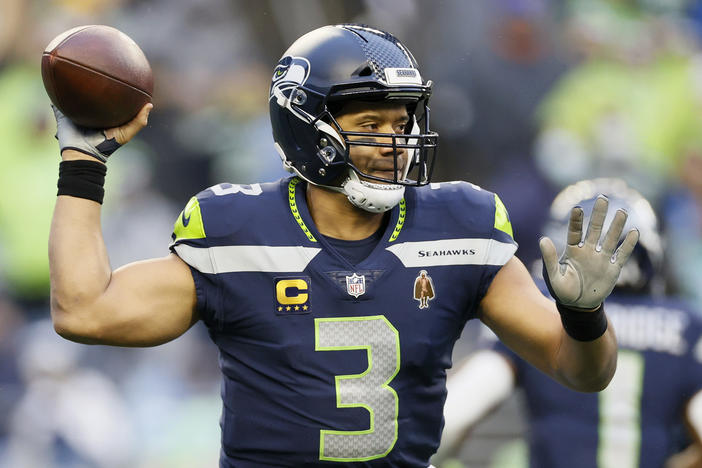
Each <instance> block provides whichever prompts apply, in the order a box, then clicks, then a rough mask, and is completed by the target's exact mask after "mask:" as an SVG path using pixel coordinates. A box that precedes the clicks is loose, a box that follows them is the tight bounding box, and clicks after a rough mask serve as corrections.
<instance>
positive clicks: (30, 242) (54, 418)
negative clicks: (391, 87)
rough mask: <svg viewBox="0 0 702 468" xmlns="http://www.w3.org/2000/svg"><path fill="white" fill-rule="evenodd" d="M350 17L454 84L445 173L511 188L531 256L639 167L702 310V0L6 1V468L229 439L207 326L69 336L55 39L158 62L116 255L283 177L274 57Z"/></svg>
mask: <svg viewBox="0 0 702 468" xmlns="http://www.w3.org/2000/svg"><path fill="white" fill-rule="evenodd" d="M338 22H362V23H367V24H370V25H373V26H376V27H379V28H381V29H386V30H388V31H390V32H392V33H394V34H395V35H397V36H398V37H399V38H401V39H402V40H403V41H404V42H405V43H406V44H407V45H408V46H409V48H410V49H411V50H412V51H413V52H414V54H415V56H416V58H417V60H418V61H419V64H420V67H421V68H422V70H423V74H424V76H425V77H426V78H430V79H432V80H433V81H434V83H435V93H434V96H433V98H432V111H433V112H432V117H433V126H434V128H435V129H436V130H437V131H438V132H439V133H440V135H441V138H440V154H439V161H438V163H437V166H438V168H437V173H436V174H435V180H436V181H441V180H453V179H464V180H468V181H470V182H473V183H475V184H478V185H481V186H483V187H485V188H487V189H489V190H493V191H496V192H498V193H499V194H500V196H501V197H502V199H503V201H504V202H505V205H506V206H507V208H508V210H509V212H510V215H511V217H512V223H513V226H514V229H515V236H516V239H517V241H518V242H519V243H520V249H519V251H518V255H519V256H520V258H521V259H522V260H523V261H524V262H525V263H527V264H528V263H530V262H532V261H534V260H536V259H538V248H537V239H538V236H539V231H540V228H541V225H542V223H543V221H544V220H545V218H546V215H547V213H546V210H547V208H548V205H549V203H550V201H551V198H552V197H553V195H555V194H556V193H557V192H558V191H559V190H560V189H561V188H563V187H564V186H565V185H567V184H569V183H571V182H574V181H575V180H579V179H583V178H591V177H596V176H619V177H623V178H625V179H626V180H627V181H628V182H629V183H630V184H631V185H632V186H633V187H634V188H636V189H638V190H639V191H641V192H642V193H644V194H645V195H646V196H647V197H648V198H649V199H650V200H651V202H652V203H653V204H654V206H655V207H656V209H657V211H658V215H659V216H660V218H661V220H662V222H663V228H664V231H665V235H666V236H667V238H668V240H669V242H670V243H669V245H670V248H669V250H668V252H667V257H668V265H669V274H668V285H667V286H668V289H669V291H671V292H675V293H678V294H682V295H683V296H685V297H687V298H689V299H690V300H692V301H695V302H697V303H698V305H699V306H700V309H701V310H702V131H701V130H702V126H701V124H702V55H701V54H700V52H701V51H702V48H701V43H700V40H701V39H702V35H701V34H702V1H701V0H471V1H465V0H431V1H430V0H344V1H341V0H334V1H331V0H249V1H247V0H55V1H49V0H0V162H1V163H2V170H1V171H0V468H25V467H41V468H46V467H57V468H64V467H65V468H69V467H70V468H73V467H76V468H77V467H81V468H82V467H96V468H97V467H99V468H102V467H134V468H146V467H148V468H151V467H213V466H217V459H218V451H219V428H218V425H217V421H218V417H219V404H220V403H219V375H218V370H217V358H216V350H215V349H214V347H213V345H211V343H210V342H209V340H208V337H207V334H206V331H205V329H204V327H203V326H202V325H201V324H198V325H197V326H195V327H194V328H193V329H192V330H191V331H190V332H188V333H187V334H186V335H185V336H184V337H182V338H180V339H179V340H176V341H175V342H173V343H169V344H167V345H164V346H161V347H158V348H154V349H141V350H140V349H120V348H108V347H101V346H92V347H88V346H82V345H77V344H72V343H69V342H66V341H63V340H61V339H60V338H58V337H57V336H56V335H55V334H54V333H53V332H52V330H51V324H50V322H49V320H48V319H49V309H48V305H47V303H48V292H49V290H48V285H49V281H48V260H47V239H48V230H49V223H50V219H51V212H52V208H53V204H54V200H55V194H56V178H57V171H56V168H57V166H58V147H57V144H56V142H55V140H54V138H53V135H54V130H55V126H54V121H53V116H52V114H51V112H50V109H49V100H48V98H47V97H46V94H45V93H44V90H43V86H42V82H41V76H40V73H39V61H40V56H41V52H42V51H43V49H44V47H45V46H46V45H47V44H48V42H49V41H50V39H51V38H53V37H54V36H55V35H56V34H58V33H60V32H62V31H64V30H66V29H68V28H71V27H74V26H77V25H81V24H108V25H111V26H114V27H117V28H119V29H121V30H122V31H124V32H126V33H127V34H128V35H130V36H131V37H132V38H133V39H134V40H135V41H136V42H137V43H139V44H140V46H141V47H142V49H143V50H144V52H145V53H146V55H147V57H148V58H149V60H150V62H151V64H152V67H153V69H154V74H155V96H154V104H155V109H154V111H153V113H152V116H151V118H150V123H149V127H148V128H147V129H146V130H145V131H143V132H142V133H141V134H140V135H139V137H138V140H135V141H134V142H133V143H130V144H129V145H128V146H127V147H125V148H124V149H122V150H120V152H119V153H118V155H117V156H116V157H114V158H112V160H111V161H110V165H109V168H110V169H109V172H110V174H109V177H108V187H107V196H106V202H105V205H104V211H103V227H104V231H105V238H106V242H107V244H108V249H109V251H110V254H111V261H112V264H113V266H114V267H117V266H119V265H122V264H124V263H127V262H129V261H132V260H138V259H143V258H148V257H153V256H162V255H165V254H167V245H168V243H169V240H170V234H171V228H172V224H173V221H174V220H175V219H176V217H177V215H178V213H179V212H180V209H181V208H182V206H183V205H184V204H185V203H186V202H187V200H188V199H189V197H190V196H192V195H193V194H195V193H196V192H198V191H199V190H201V189H203V188H205V187H207V186H210V185H212V184H214V183H218V182H222V181H229V182H237V183H248V182H253V181H265V180H273V179H276V178H278V177H280V176H282V175H284V173H283V171H282V169H281V168H280V164H279V159H278V156H277V154H276V153H275V151H274V149H273V146H272V138H271V132H270V127H269V122H268V115H267V92H268V84H269V82H270V74H271V71H272V69H273V66H274V65H275V64H276V63H277V61H278V58H279V57H280V56H281V54H282V52H283V51H284V50H285V49H286V48H287V45H288V44H290V43H291V42H292V41H293V40H294V39H295V38H297V37H298V36H299V35H301V34H302V33H304V32H307V31H308V30H310V29H313V28H316V27H318V26H321V25H324V24H330V23H338ZM471 333H472V332H471V328H470V327H469V328H468V330H467V331H466V332H465V336H466V339H464V340H463V341H461V342H460V343H459V345H458V347H457V350H456V353H460V354H465V353H467V352H469V351H470V350H471V346H472V341H471V339H470V338H471V336H472V335H471ZM518 399H519V396H517V397H516V399H515V401H514V404H513V405H508V406H507V407H506V409H503V410H502V411H501V416H500V415H497V416H496V417H493V419H492V421H489V422H488V423H487V424H485V425H484V426H483V428H482V429H481V430H480V431H479V432H478V433H477V434H475V437H474V438H473V441H472V442H471V443H470V444H469V447H466V450H464V455H465V459H464V461H465V462H466V464H467V466H470V467H488V466H493V467H495V466H510V465H509V462H508V461H505V460H509V459H510V457H511V456H512V455H513V453H514V452H515V451H516V452H519V450H521V448H520V445H519V444H517V445H513V444H511V442H513V441H516V442H519V440H520V434H521V431H522V430H523V429H522V425H521V424H520V423H519V422H518V421H519V420H518V413H519V401H518ZM515 418H517V419H515ZM515 421H517V422H516V423H515ZM500 460H502V461H500ZM500 464H502V465H500Z"/></svg>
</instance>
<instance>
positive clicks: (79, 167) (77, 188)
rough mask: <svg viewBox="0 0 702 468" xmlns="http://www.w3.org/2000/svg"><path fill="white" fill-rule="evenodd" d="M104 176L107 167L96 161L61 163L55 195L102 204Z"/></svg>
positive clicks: (80, 160)
mask: <svg viewBox="0 0 702 468" xmlns="http://www.w3.org/2000/svg"><path fill="white" fill-rule="evenodd" d="M105 174H107V166H105V165H104V164H103V163H101V162H98V161H87V160H83V159H79V160H73V161H61V163H60V164H59V178H58V183H57V184H56V185H57V186H58V193H57V195H70V196H72V197H77V198H85V199H87V200H93V201H96V202H98V203H100V204H102V199H103V197H104V196H105V189H104V185H105Z"/></svg>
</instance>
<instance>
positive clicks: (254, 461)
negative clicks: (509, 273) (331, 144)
mask: <svg viewBox="0 0 702 468" xmlns="http://www.w3.org/2000/svg"><path fill="white" fill-rule="evenodd" d="M170 248H171V250H172V251H173V252H175V253H176V254H177V255H178V256H180V258H181V259H183V260H184V261H185V262H186V263H187V264H188V265H189V266H190V267H191V270H192V274H193V278H194V281H195V286H196V291H197V307H198V312H199V314H200V316H201V318H202V320H203V321H204V323H205V324H206V326H207V327H208V330H209V333H210V336H211V337H212V339H213V341H214V342H215V343H216V345H217V346H218V348H219V352H220V367H221V370H222V374H223V384H222V401H223V412H222V418H221V426H222V452H221V458H220V466H221V467H230V466H236V467H237V468H242V467H243V468H248V467H262V466H266V467H275V466H290V467H302V466H304V467H315V466H325V467H328V466H334V465H336V466H354V467H371V466H375V467H379V466H382V467H403V468H407V467H409V468H411V467H417V468H426V467H427V466H428V465H429V458H430V456H431V455H432V454H433V453H434V452H435V451H436V448H437V447H438V444H439V440H440V433H441V427H442V409H443V404H444V400H445V397H446V389H445V380H446V372H445V371H446V369H447V368H448V367H450V366H451V352H452V350H453V345H454V343H455V341H456V339H457V338H458V337H459V336H460V333H461V331H462V329H463V327H464V325H465V323H466V321H468V320H470V319H471V318H474V317H475V314H476V309H477V306H478V304H479V303H480V301H481V299H482V298H483V296H484V295H485V293H486V291H487V289H488V287H489V285H490V283H491V282H492V279H493V278H494V276H495V274H496V273H497V271H498V270H499V269H500V268H501V267H502V265H504V263H506V262H507V261H508V260H509V259H510V258H511V257H512V256H513V255H514V252H515V250H516V244H515V242H514V240H513V238H512V229H511V225H510V223H509V218H508V216H507V212H506V210H505V208H504V206H503V205H502V203H501V202H500V201H499V198H498V197H497V196H496V195H495V194H493V193H490V192H488V191H485V190H481V189H479V188H477V187H475V186H472V185H470V184H467V183H442V184H431V185H430V186H426V187H422V188H408V189H407V190H406V193H405V199H404V200H403V201H402V202H400V204H399V205H398V206H396V207H395V208H394V209H393V210H392V211H391V212H389V222H388V225H387V228H386V231H385V232H384V233H383V236H382V238H381V240H380V241H379V243H378V245H377V246H376V247H375V249H374V250H373V252H372V253H371V254H370V255H369V256H368V258H366V259H365V260H363V261H361V262H360V263H358V264H355V265H353V264H351V263H349V261H348V260H347V259H346V258H344V257H343V256H342V255H340V254H339V253H338V252H337V251H336V250H334V248H333V247H332V246H331V245H329V244H328V242H327V241H326V240H325V239H324V237H323V236H321V235H320V234H319V232H317V230H316V228H315V227H314V223H313V222H312V219H311V217H310V213H309V211H308V209H307V204H306V197H305V184H304V183H303V182H301V181H300V179H297V178H294V177H293V178H288V179H283V180H281V181H278V182H273V183H267V184H260V185H259V184H255V185H250V186H238V185H232V184H221V185H218V186H215V187H213V188H210V189H207V190H205V191H203V192H201V193H200V194H198V195H197V196H196V197H193V198H192V199H191V200H190V202H189V203H188V205H187V206H186V207H185V209H184V210H183V213H182V215H181V216H180V217H179V218H178V220H177V221H176V226H175V229H174V234H173V243H172V244H171V246H170ZM427 253H429V254H427Z"/></svg>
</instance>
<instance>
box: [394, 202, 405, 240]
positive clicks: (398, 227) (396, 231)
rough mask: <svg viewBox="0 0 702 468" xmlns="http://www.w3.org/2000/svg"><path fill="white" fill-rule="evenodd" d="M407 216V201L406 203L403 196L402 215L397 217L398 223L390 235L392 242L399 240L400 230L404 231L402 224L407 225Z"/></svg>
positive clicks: (401, 203)
mask: <svg viewBox="0 0 702 468" xmlns="http://www.w3.org/2000/svg"><path fill="white" fill-rule="evenodd" d="M406 216H407V203H405V199H404V198H403V199H402V200H400V215H399V216H398V217H397V224H396V225H395V229H394V230H393V231H392V235H391V236H390V242H395V240H397V236H399V235H400V231H402V226H404V225H405V217H406Z"/></svg>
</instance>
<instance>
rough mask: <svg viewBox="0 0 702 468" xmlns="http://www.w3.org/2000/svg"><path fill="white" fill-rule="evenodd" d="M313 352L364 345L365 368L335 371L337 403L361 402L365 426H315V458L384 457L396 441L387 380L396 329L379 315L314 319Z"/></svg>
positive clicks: (396, 354) (392, 371) (394, 406)
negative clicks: (355, 428)
mask: <svg viewBox="0 0 702 468" xmlns="http://www.w3.org/2000/svg"><path fill="white" fill-rule="evenodd" d="M314 322H315V351H344V350H357V349H365V350H366V353H367V355H368V368H367V369H366V370H365V371H364V372H362V373H361V374H357V375H337V376H336V377H335V380H336V406H337V407H339V408H351V407H360V408H365V409H366V410H367V411H368V413H369V414H370V427H369V428H368V429H364V430H358V431H334V430H325V429H323V430H320V431H319V459H320V460H329V461H340V462H349V461H366V460H373V459H375V458H382V457H384V456H386V455H387V454H388V453H390V451H391V450H392V448H393V447H394V446H395V442H396V441H397V415H398V411H399V404H398V398H397V393H396V392H395V390H393V389H392V388H391V387H390V385H389V384H390V382H391V381H392V379H394V378H395V376H396V375H397V372H398V371H399V370H400V334H399V333H398V332H397V329H395V327H393V326H392V324H391V323H390V322H389V321H388V320H387V319H386V318H385V317H384V316H382V315H376V316H370V317H345V318H323V319H315V321H314Z"/></svg>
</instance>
